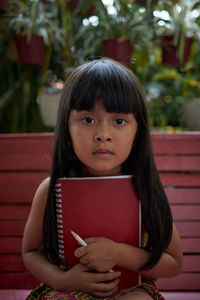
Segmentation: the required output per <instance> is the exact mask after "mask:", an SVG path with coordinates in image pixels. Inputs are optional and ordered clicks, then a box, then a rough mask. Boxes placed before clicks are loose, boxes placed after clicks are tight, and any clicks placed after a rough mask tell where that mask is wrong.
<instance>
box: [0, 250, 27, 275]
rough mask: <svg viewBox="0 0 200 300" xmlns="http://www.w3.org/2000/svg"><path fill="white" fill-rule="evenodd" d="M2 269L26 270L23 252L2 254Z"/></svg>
mask: <svg viewBox="0 0 200 300" xmlns="http://www.w3.org/2000/svg"><path fill="white" fill-rule="evenodd" d="M0 264H1V271H6V272H12V271H14V272H17V271H18V272H19V271H23V272H24V271H26V267H25V265H24V263H23V260H22V256H21V254H1V255H0Z"/></svg>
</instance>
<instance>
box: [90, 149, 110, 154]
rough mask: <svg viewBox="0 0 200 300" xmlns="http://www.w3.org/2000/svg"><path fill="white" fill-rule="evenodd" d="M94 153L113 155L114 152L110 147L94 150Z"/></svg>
mask: <svg viewBox="0 0 200 300" xmlns="http://www.w3.org/2000/svg"><path fill="white" fill-rule="evenodd" d="M93 154H97V155H113V152H112V151H110V150H108V149H99V150H97V151H94V152H93Z"/></svg>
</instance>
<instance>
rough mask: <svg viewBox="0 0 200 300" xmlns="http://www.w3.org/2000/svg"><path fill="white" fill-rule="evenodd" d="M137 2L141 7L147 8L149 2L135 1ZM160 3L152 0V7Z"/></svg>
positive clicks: (143, 0) (144, 0) (145, 0)
mask: <svg viewBox="0 0 200 300" xmlns="http://www.w3.org/2000/svg"><path fill="white" fill-rule="evenodd" d="M135 2H136V3H137V4H139V5H141V6H145V7H146V6H147V3H148V1H147V0H135ZM157 2H158V0H151V5H155V4H156V3H157Z"/></svg>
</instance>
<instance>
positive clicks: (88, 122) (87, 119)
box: [82, 117, 94, 124]
mask: <svg viewBox="0 0 200 300" xmlns="http://www.w3.org/2000/svg"><path fill="white" fill-rule="evenodd" d="M82 120H83V122H84V123H86V124H93V123H94V120H93V119H92V118H90V117H85V118H83V119H82Z"/></svg>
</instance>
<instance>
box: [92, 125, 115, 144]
mask: <svg viewBox="0 0 200 300" xmlns="http://www.w3.org/2000/svg"><path fill="white" fill-rule="evenodd" d="M111 140H112V135H111V132H110V130H109V128H108V127H107V126H100V127H99V128H98V129H97V131H96V133H95V141H97V142H109V141H111Z"/></svg>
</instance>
